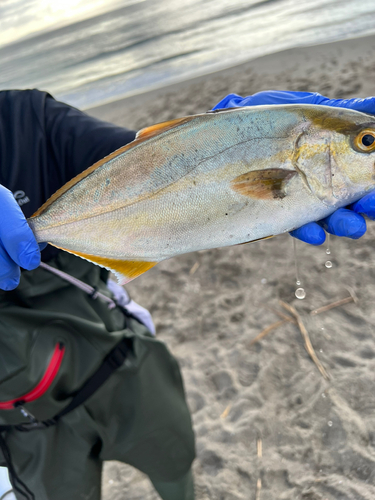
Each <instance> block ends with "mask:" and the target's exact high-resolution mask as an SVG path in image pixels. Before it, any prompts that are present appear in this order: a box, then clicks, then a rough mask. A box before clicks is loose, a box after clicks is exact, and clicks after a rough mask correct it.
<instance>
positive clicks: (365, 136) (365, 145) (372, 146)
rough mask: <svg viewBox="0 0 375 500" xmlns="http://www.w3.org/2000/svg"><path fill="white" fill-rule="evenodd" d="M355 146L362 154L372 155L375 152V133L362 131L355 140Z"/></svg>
mask: <svg viewBox="0 0 375 500" xmlns="http://www.w3.org/2000/svg"><path fill="white" fill-rule="evenodd" d="M354 145H355V146H356V149H357V150H358V151H360V152H361V153H372V152H373V151H375V131H373V130H368V129H367V130H362V131H361V132H360V133H359V134H358V135H357V137H356V138H355V139H354Z"/></svg>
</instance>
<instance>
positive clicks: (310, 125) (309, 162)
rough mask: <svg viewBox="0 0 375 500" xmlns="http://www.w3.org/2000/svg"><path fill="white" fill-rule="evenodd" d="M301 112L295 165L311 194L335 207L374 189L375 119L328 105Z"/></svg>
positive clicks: (295, 149)
mask: <svg viewBox="0 0 375 500" xmlns="http://www.w3.org/2000/svg"><path fill="white" fill-rule="evenodd" d="M302 113H303V116H304V120H302V121H301V122H300V124H299V125H298V127H297V128H296V131H295V132H296V134H295V137H296V139H295V147H294V158H293V164H294V168H295V169H296V170H297V172H298V173H299V174H300V175H301V177H302V180H303V181H304V183H305V185H306V187H307V188H308V189H309V190H310V192H311V193H312V194H313V195H315V196H316V197H317V198H319V199H320V200H321V201H322V202H323V203H324V204H326V205H327V206H332V207H336V206H343V205H345V204H349V203H352V202H354V201H356V200H357V199H359V198H360V197H361V196H363V194H365V193H366V192H368V191H370V190H373V189H375V117H373V116H371V115H367V114H364V113H360V112H358V111H354V110H349V109H346V108H332V107H328V106H311V107H308V106H305V107H304V109H303V111H302Z"/></svg>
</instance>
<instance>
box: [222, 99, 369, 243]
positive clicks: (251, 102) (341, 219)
mask: <svg viewBox="0 0 375 500" xmlns="http://www.w3.org/2000/svg"><path fill="white" fill-rule="evenodd" d="M264 104H321V105H323V106H334V107H340V108H350V109H354V110H356V111H361V112H362V113H369V114H375V97H368V98H366V99H356V98H353V99H328V97H324V96H322V95H320V94H318V93H312V92H288V91H281V90H270V91H267V92H258V93H257V94H254V95H251V96H248V97H241V96H239V95H237V94H229V95H227V96H226V97H224V99H222V100H221V101H220V102H219V103H218V104H217V105H216V106H215V107H214V108H213V109H226V108H237V107H242V106H260V105H264ZM361 214H363V215H366V216H367V217H369V218H370V219H373V220H375V191H374V192H371V193H369V194H367V195H366V196H364V197H363V198H362V199H360V200H359V201H357V202H356V203H354V204H353V205H351V206H350V207H347V208H339V209H338V210H336V211H335V212H334V213H333V214H332V215H330V216H329V217H327V218H326V219H323V220H321V221H319V222H318V223H316V222H310V223H309V224H305V225H304V226H302V227H300V228H298V229H296V230H294V231H292V232H291V233H290V234H291V235H292V236H294V237H295V238H298V239H300V240H302V241H305V242H306V243H310V244H311V245H321V244H322V243H324V241H325V239H326V236H325V232H324V229H325V230H326V231H327V232H328V233H331V234H334V235H336V236H346V237H348V238H352V239H357V238H360V237H361V236H363V235H364V234H365V232H366V221H365V219H364V218H363V216H362V215H361ZM323 228H324V229H323Z"/></svg>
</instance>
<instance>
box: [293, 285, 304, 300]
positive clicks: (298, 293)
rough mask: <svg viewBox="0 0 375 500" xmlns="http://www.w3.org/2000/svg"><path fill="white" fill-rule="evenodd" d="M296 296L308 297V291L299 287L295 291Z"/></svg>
mask: <svg viewBox="0 0 375 500" xmlns="http://www.w3.org/2000/svg"><path fill="white" fill-rule="evenodd" d="M294 293H295V296H296V297H297V299H301V300H302V299H304V298H305V297H306V292H305V289H304V288H297V290H296V291H295V292H294Z"/></svg>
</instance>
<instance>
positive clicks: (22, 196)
mask: <svg viewBox="0 0 375 500" xmlns="http://www.w3.org/2000/svg"><path fill="white" fill-rule="evenodd" d="M13 196H14V198H15V199H16V201H17V203H18V205H19V206H20V207H22V205H25V204H26V203H29V201H30V198H29V197H28V196H26V193H25V191H15V192H14V193H13Z"/></svg>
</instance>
